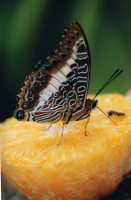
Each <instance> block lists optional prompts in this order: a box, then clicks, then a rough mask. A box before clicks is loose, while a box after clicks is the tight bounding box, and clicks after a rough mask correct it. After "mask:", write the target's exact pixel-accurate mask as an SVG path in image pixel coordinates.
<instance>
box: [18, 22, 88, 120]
mask: <svg viewBox="0 0 131 200" xmlns="http://www.w3.org/2000/svg"><path fill="white" fill-rule="evenodd" d="M90 66H91V63H90V52H89V46H88V43H87V40H86V37H85V35H84V33H83V30H82V28H81V27H80V25H79V24H78V23H77V22H74V23H72V24H71V25H70V27H69V28H68V29H65V31H64V34H63V35H62V38H61V40H60V43H59V47H58V49H57V50H56V51H55V52H54V54H53V55H52V56H48V57H47V59H46V61H45V62H44V64H43V63H41V62H39V63H38V64H37V65H36V67H35V71H34V72H33V73H32V74H31V75H29V77H28V79H27V80H26V81H25V84H24V88H22V92H21V94H20V95H19V99H20V102H22V103H23V104H25V101H26V103H28V104H30V105H29V106H27V107H28V111H29V120H31V119H34V120H35V121H39V122H43V121H48V122H55V121H58V120H59V119H61V118H63V117H64V116H65V115H68V114H69V109H68V108H70V109H73V108H74V107H75V105H76V103H77V102H78V101H79V102H80V103H81V105H84V104H85V100H86V96H87V91H88V88H89V82H90V71H91V68H90ZM32 97H33V98H32ZM21 99H22V101H21ZM29 102H31V103H29ZM19 107H21V105H20V106H19Z"/></svg>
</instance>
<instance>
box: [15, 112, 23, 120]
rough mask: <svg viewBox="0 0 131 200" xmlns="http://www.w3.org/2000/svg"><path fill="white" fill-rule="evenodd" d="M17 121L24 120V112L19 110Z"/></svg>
mask: <svg viewBox="0 0 131 200" xmlns="http://www.w3.org/2000/svg"><path fill="white" fill-rule="evenodd" d="M15 117H16V119H18V120H22V119H24V117H25V113H24V111H23V110H18V111H17V112H16V114H15Z"/></svg>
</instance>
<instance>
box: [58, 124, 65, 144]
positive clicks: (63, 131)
mask: <svg viewBox="0 0 131 200" xmlns="http://www.w3.org/2000/svg"><path fill="white" fill-rule="evenodd" d="M64 125H65V123H63V125H62V131H61V135H60V139H59V142H58V143H57V145H60V144H61V141H62V137H63V132H64Z"/></svg>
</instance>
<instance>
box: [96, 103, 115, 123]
mask: <svg viewBox="0 0 131 200" xmlns="http://www.w3.org/2000/svg"><path fill="white" fill-rule="evenodd" d="M96 108H98V109H99V110H100V111H101V112H102V113H103V114H104V115H105V116H106V117H108V119H110V120H111V121H112V122H113V124H115V125H118V124H117V123H116V122H115V121H113V120H112V119H111V118H110V117H109V116H108V115H107V114H106V113H105V112H104V111H103V110H101V109H100V108H99V107H98V106H96Z"/></svg>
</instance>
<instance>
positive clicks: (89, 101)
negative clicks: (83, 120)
mask: <svg viewBox="0 0 131 200" xmlns="http://www.w3.org/2000/svg"><path fill="white" fill-rule="evenodd" d="M97 104H98V100H94V99H87V100H86V105H85V107H86V108H87V109H88V110H90V111H91V110H92V109H95V108H96V107H97Z"/></svg>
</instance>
